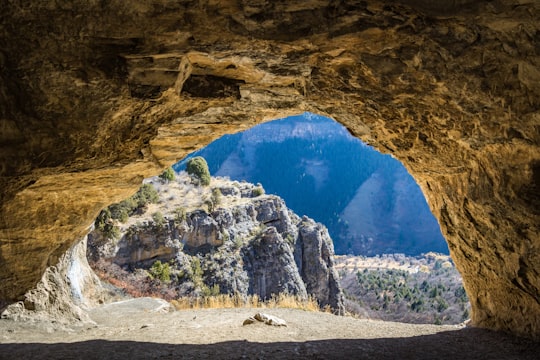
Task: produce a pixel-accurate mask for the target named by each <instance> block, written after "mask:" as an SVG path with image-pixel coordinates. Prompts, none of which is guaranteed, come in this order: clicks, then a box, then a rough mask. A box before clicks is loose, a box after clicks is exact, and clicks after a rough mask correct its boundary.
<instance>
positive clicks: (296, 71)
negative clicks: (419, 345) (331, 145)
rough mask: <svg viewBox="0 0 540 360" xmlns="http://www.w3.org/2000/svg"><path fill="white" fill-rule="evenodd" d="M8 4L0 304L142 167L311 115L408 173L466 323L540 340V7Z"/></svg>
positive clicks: (2, 82)
mask: <svg viewBox="0 0 540 360" xmlns="http://www.w3.org/2000/svg"><path fill="white" fill-rule="evenodd" d="M135 3H136V4H135ZM0 14H1V15H0V17H1V18H2V21H1V24H2V25H1V27H0V34H1V35H0V105H1V107H0V128H1V129H2V131H1V133H0V139H1V141H0V147H1V153H2V157H1V158H0V185H1V186H0V188H1V190H0V200H1V208H0V264H1V267H0V283H1V284H2V286H1V288H0V304H1V305H2V307H3V306H5V305H6V304H10V303H14V302H16V301H20V300H24V294H25V293H26V292H27V291H28V290H30V289H32V288H34V287H35V286H36V284H37V283H38V281H39V280H40V278H41V277H42V275H43V274H44V272H45V270H46V269H47V268H48V267H50V266H55V265H56V264H57V262H58V260H59V259H60V257H61V256H62V255H63V254H64V253H65V252H66V251H67V250H68V249H69V248H70V247H71V245H73V244H74V243H76V242H78V241H79V240H80V239H81V238H82V237H83V236H84V235H85V234H86V232H87V231H88V229H89V227H90V226H91V224H92V222H93V220H94V219H95V218H96V216H97V215H98V213H99V211H100V210H101V209H102V208H104V207H105V206H107V205H109V204H111V203H114V202H117V201H120V200H121V199H123V198H126V197H128V196H129V195H131V194H133V193H134V192H135V191H136V189H137V188H138V186H139V185H140V183H141V180H142V179H143V178H145V177H149V176H152V175H156V174H159V173H160V172H161V171H162V170H163V169H164V168H166V167H167V166H170V165H171V164H173V163H175V162H176V161H177V160H179V159H181V158H183V157H184V156H186V155H187V154H188V153H190V152H192V151H194V150H196V149H199V148H202V147H204V146H205V145H207V144H208V143H209V142H211V141H212V140H214V139H216V138H218V137H220V136H222V135H223V134H227V133H235V132H238V131H242V130H245V129H247V128H249V127H251V126H253V125H255V124H258V123H261V122H264V121H268V120H272V119H274V118H277V117H279V116H287V115H291V114H298V113H301V112H304V111H310V112H314V113H318V114H322V115H324V116H328V117H331V118H333V119H335V120H336V121H338V122H340V123H341V124H343V125H344V126H345V127H346V128H347V129H348V130H349V131H350V132H351V134H353V135H354V136H356V137H358V138H360V139H361V140H363V141H364V142H366V143H368V144H370V145H371V146H373V147H375V148H377V149H378V150H380V151H381V152H385V153H390V154H392V155H393V156H395V157H396V158H398V159H399V160H400V161H401V162H402V163H403V164H404V165H405V166H406V167H407V169H408V171H409V172H410V173H411V174H412V175H413V177H414V178H415V179H416V181H417V182H418V184H419V185H420V187H421V189H422V191H423V192H424V194H425V196H426V199H427V200H428V203H429V206H430V208H431V211H432V212H433V214H434V215H435V216H436V217H437V219H438V221H439V223H440V225H441V229H442V232H443V234H444V236H445V238H446V240H447V242H448V245H449V249H450V253H451V255H452V257H453V259H454V260H455V263H456V266H457V268H458V269H459V270H460V272H461V274H462V276H463V281H464V286H465V288H466V290H467V293H468V295H469V298H470V300H471V306H472V323H473V325H474V326H477V327H482V328H488V329H494V330H503V331H506V332H510V333H512V334H516V335H521V336H526V337H531V338H536V339H538V338H539V337H540V276H539V275H540V274H539V273H540V251H539V250H540V236H539V234H540V227H539V224H540V215H539V213H538V189H539V185H538V180H539V177H538V172H539V171H538V164H539V162H540V151H539V143H540V131H539V125H538V124H539V121H540V118H539V116H540V112H539V108H540V85H539V84H540V72H539V70H538V69H539V68H540V57H539V56H538V34H539V33H540V32H539V30H540V29H539V24H540V21H539V20H540V7H539V5H538V3H537V2H527V1H523V0H494V1H479V2H475V1H470V0H456V1H452V2H445V3H444V4H441V5H438V3H437V4H436V3H435V2H431V1H427V0H396V1H390V0H389V1H383V0H379V1H376V0H374V1H343V2H339V3H336V2H333V1H293V2H289V1H275V2H265V1H260V2H256V3H255V2H253V3H252V2H249V1H225V2H216V1H177V2H171V1H165V0H151V1H147V2H144V3H140V2H135V1H124V0H122V1H120V0H117V1H111V2H107V3H105V2H88V1H82V0H77V1H63V0H59V1H56V2H33V3H25V4H24V6H23V5H21V4H19V2H18V1H13V2H3V3H2V4H1V5H0ZM298 19H304V21H303V22H300V21H298ZM307 24H308V25H309V26H307ZM103 44H106V46H104V45H103ZM150 59H151V61H150ZM189 79H191V80H189ZM197 79H198V80H197ZM201 80H203V81H201ZM214 82H215V83H214ZM194 83H195V84H196V85H195V86H194V85H193V84H194ZM186 84H187V87H186V89H187V90H185V91H183V87H184V86H185V85H186ZM201 84H202V85H201ZM190 88H191V89H199V90H200V91H196V92H195V93H194V94H193V95H191V96H187V95H186V91H188V90H189V89H190ZM130 89H140V90H141V91H137V90H136V91H135V94H134V93H132V91H130ZM191 91H194V90H191Z"/></svg>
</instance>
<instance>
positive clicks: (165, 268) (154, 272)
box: [150, 260, 171, 282]
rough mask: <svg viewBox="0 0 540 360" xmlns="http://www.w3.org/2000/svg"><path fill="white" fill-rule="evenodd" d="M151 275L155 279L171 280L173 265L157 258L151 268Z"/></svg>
mask: <svg viewBox="0 0 540 360" xmlns="http://www.w3.org/2000/svg"><path fill="white" fill-rule="evenodd" d="M150 275H151V277H152V278H154V279H159V280H161V281H163V282H169V281H171V267H170V266H169V264H168V263H165V264H163V263H161V261H160V260H156V262H154V264H153V265H152V267H151V268H150Z"/></svg>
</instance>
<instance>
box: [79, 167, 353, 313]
mask: <svg viewBox="0 0 540 360" xmlns="http://www.w3.org/2000/svg"><path fill="white" fill-rule="evenodd" d="M182 179H183V178H182V175H179V176H178V181H179V182H181V183H182V184H184V185H180V184H179V185H176V184H175V185H166V184H161V185H160V187H161V189H160V192H159V194H160V200H159V204H161V205H159V206H160V207H159V211H160V212H163V213H164V216H165V218H168V219H171V218H173V217H174V215H173V211H174V210H173V208H172V207H171V206H169V205H168V203H167V200H166V199H167V197H169V196H170V195H171V194H172V193H173V191H174V190H172V189H176V188H177V187H179V188H182V186H186V184H185V183H184V182H183V181H184V180H182ZM216 181H217V180H216V179H215V178H213V180H212V182H216ZM229 183H230V184H232V185H230V184H229ZM219 184H220V186H221V187H222V188H223V187H227V188H228V187H236V186H238V187H241V188H242V189H244V190H246V191H238V192H234V191H231V192H230V193H229V194H228V195H227V199H225V200H226V201H224V202H223V203H222V204H221V205H220V206H219V207H218V208H217V209H216V210H214V211H213V212H211V213H208V212H206V211H204V210H200V209H196V210H193V211H188V212H187V213H186V214H185V220H180V219H176V220H168V221H165V222H164V223H163V224H155V223H153V222H152V221H151V220H148V219H149V218H150V215H149V214H150V212H148V214H146V213H142V214H135V215H133V216H132V218H130V219H128V221H127V223H126V225H125V226H123V228H122V229H123V230H122V232H121V236H120V238H119V239H118V240H116V239H104V238H103V236H102V235H101V233H100V231H98V230H94V231H92V232H91V233H90V234H89V236H88V238H89V239H90V240H89V243H88V250H89V257H90V259H92V262H93V263H94V264H97V263H99V266H98V267H100V271H105V272H109V273H111V274H110V275H111V276H112V277H115V274H114V272H115V268H114V267H107V266H105V268H103V267H102V265H104V264H105V265H106V264H107V263H109V264H116V265H119V266H120V267H122V268H124V269H131V270H130V271H135V272H137V271H138V270H137V269H144V270H146V271H149V269H150V268H151V267H152V265H153V264H154V263H155V262H156V261H158V260H159V261H161V263H169V264H171V265H172V266H173V267H174V269H173V271H172V273H171V274H172V280H171V283H170V284H168V285H167V286H168V287H169V288H170V289H171V290H173V291H175V292H176V295H175V296H173V298H175V297H176V298H178V297H181V296H186V295H192V294H193V293H194V292H196V291H197V290H196V289H195V288H194V287H195V285H193V286H194V287H186V286H187V285H186V283H187V282H189V281H198V280H194V276H195V275H194V274H193V272H194V270H193V266H196V267H200V271H201V272H202V274H201V275H202V279H201V280H202V281H203V282H204V283H205V285H206V286H207V287H208V288H211V287H215V286H217V287H218V288H219V291H220V292H221V293H225V294H231V295H232V294H234V295H238V294H240V295H244V296H245V295H257V296H258V297H259V298H261V299H263V300H268V299H270V298H272V297H273V296H274V295H275V296H277V295H279V294H282V293H284V294H288V295H293V296H297V297H298V298H300V299H307V298H308V295H310V296H312V297H313V298H315V299H316V300H317V301H318V303H319V304H320V306H321V307H325V306H327V305H328V306H329V307H330V308H331V309H332V310H333V311H335V312H336V313H339V314H343V294H342V291H341V288H340V286H339V282H338V278H337V275H336V272H335V270H334V268H333V261H332V257H333V255H334V249H333V245H332V240H331V239H330V237H329V235H328V231H327V230H326V228H325V227H324V226H323V225H322V224H318V223H316V222H315V221H313V220H311V219H309V218H307V217H304V218H303V219H300V218H299V217H298V216H297V215H296V214H294V213H293V212H292V211H291V210H289V209H288V208H287V206H286V204H285V202H284V201H283V199H281V198H280V197H278V196H275V195H261V196H257V197H250V196H248V197H246V196H245V195H244V194H245V193H246V194H247V193H251V192H250V191H247V190H250V189H253V188H255V185H252V184H247V183H244V184H241V185H240V184H235V183H234V182H231V181H230V180H226V179H219ZM188 191H190V190H188ZM205 191H207V192H208V193H211V192H212V190H211V189H210V188H208V189H206V190H204V189H198V193H199V195H198V196H199V197H200V198H201V199H198V200H196V201H195V199H194V198H195V196H194V195H192V199H191V200H190V201H195V203H199V204H200V203H202V202H203V201H202V199H203V198H206V197H207V195H208V194H206V193H205ZM233 193H234V194H236V195H232V194H233ZM175 196H180V195H178V194H177V195H175ZM222 196H223V195H222ZM182 204H184V205H185V203H182ZM129 224H131V225H129ZM310 229H311V230H310ZM194 262H198V263H199V264H198V265H194ZM107 269H109V270H107ZM302 269H303V270H302ZM143 273H144V271H143ZM182 289H184V290H185V292H184V290H182Z"/></svg>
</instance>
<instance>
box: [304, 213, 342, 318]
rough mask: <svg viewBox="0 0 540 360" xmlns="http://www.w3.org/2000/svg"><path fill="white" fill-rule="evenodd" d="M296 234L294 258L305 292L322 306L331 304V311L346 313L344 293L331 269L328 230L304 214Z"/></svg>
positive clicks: (331, 248) (332, 264)
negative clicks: (297, 234) (304, 285)
mask: <svg viewBox="0 0 540 360" xmlns="http://www.w3.org/2000/svg"><path fill="white" fill-rule="evenodd" d="M298 233H299V236H298V241H297V243H296V249H297V250H296V251H295V257H296V259H297V264H299V265H298V268H299V270H300V274H301V275H302V279H303V280H304V283H305V284H306V290H307V292H308V293H309V294H311V295H312V296H314V297H315V299H317V301H318V302H319V305H320V306H321V307H325V306H330V308H331V309H333V311H334V312H336V313H339V314H342V315H343V314H345V308H344V305H343V301H344V299H343V292H342V290H341V287H340V285H339V277H338V274H337V271H336V269H335V268H334V260H333V255H334V244H333V243H332V239H331V238H330V235H329V234H328V230H327V229H326V227H324V226H322V225H321V224H320V223H315V221H313V220H311V219H309V218H307V217H303V218H302V222H301V223H300V224H299V226H298Z"/></svg>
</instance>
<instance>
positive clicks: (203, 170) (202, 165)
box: [186, 156, 210, 186]
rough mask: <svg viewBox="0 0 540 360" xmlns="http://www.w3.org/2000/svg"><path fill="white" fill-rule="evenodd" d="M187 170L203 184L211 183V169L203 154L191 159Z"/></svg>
mask: <svg viewBox="0 0 540 360" xmlns="http://www.w3.org/2000/svg"><path fill="white" fill-rule="evenodd" d="M186 171H187V173H188V174H189V175H192V176H193V177H195V178H196V179H197V180H198V181H199V183H200V184H201V185H203V186H208V185H210V170H208V163H207V162H206V160H205V159H204V158H203V157H202V156H196V157H194V158H191V159H189V160H188V162H187V165H186Z"/></svg>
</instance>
